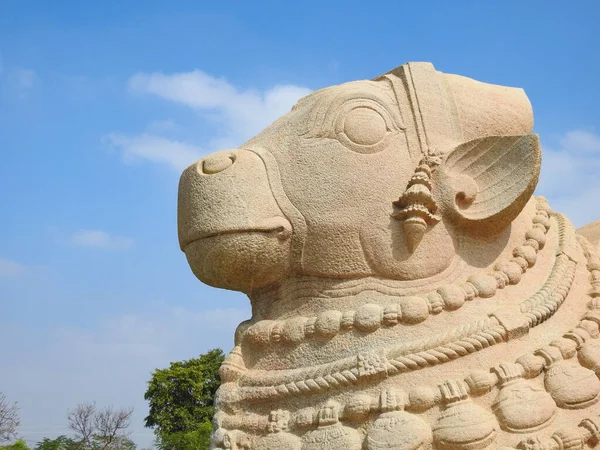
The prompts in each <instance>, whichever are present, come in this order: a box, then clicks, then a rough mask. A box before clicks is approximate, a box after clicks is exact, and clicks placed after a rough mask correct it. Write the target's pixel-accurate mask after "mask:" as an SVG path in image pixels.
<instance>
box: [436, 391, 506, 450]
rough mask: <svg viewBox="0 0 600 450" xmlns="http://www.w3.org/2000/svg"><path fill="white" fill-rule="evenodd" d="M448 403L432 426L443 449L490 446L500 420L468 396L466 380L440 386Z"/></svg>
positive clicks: (439, 445)
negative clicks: (497, 420)
mask: <svg viewBox="0 0 600 450" xmlns="http://www.w3.org/2000/svg"><path fill="white" fill-rule="evenodd" d="M440 390H441V392H442V398H443V401H444V403H445V404H446V406H445V409H444V410H443V411H442V412H441V414H440V417H439V418H438V420H437V422H436V423H435V425H434V426H433V437H434V439H435V442H436V446H437V448H439V449H440V450H477V449H484V448H486V447H487V446H488V445H490V444H491V443H492V442H493V441H494V439H495V437H496V430H497V428H498V423H497V422H496V419H495V418H494V416H493V415H491V414H490V413H489V412H488V411H486V410H485V409H483V408H482V407H481V406H478V405H476V404H475V403H473V401H471V399H469V396H468V394H467V386H466V384H465V383H464V382H463V381H455V380H449V381H446V382H445V383H444V384H442V385H440Z"/></svg>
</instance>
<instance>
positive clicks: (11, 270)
mask: <svg viewBox="0 0 600 450" xmlns="http://www.w3.org/2000/svg"><path fill="white" fill-rule="evenodd" d="M23 273H25V266H23V265H22V264H19V263H18V262H15V261H11V260H10V259H3V258H0V277H17V276H19V275H22V274H23Z"/></svg>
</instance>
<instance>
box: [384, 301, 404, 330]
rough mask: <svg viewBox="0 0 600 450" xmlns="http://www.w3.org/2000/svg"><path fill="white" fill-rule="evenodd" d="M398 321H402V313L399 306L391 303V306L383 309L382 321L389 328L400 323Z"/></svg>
mask: <svg viewBox="0 0 600 450" xmlns="http://www.w3.org/2000/svg"><path fill="white" fill-rule="evenodd" d="M398 320H400V312H399V310H398V304H397V303H391V304H389V305H386V307H385V308H383V319H382V322H383V324H384V325H387V326H393V325H396V324H397V323H398Z"/></svg>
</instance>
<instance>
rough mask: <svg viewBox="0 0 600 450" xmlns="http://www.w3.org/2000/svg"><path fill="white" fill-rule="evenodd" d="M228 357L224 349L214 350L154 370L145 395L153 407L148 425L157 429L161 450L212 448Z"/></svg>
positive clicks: (147, 419) (148, 417) (158, 443)
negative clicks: (217, 394)
mask: <svg viewBox="0 0 600 450" xmlns="http://www.w3.org/2000/svg"><path fill="white" fill-rule="evenodd" d="M224 357H225V355H224V354H223V351H222V350H221V349H214V350H210V351H209V352H207V353H205V354H203V355H200V357H199V358H192V359H190V360H188V361H180V362H174V363H171V365H170V367H169V368H168V369H157V370H155V371H154V373H153V374H152V377H151V379H150V381H149V382H148V389H147V390H146V393H145V395H144V398H145V399H146V400H147V401H148V403H149V406H150V412H149V414H148V416H147V417H146V420H145V425H146V427H149V428H154V432H155V434H156V437H157V446H158V447H159V448H160V449H162V450H192V449H194V450H201V449H208V441H209V436H210V432H211V429H212V426H211V420H212V416H213V414H214V398H215V392H216V391H217V388H218V387H219V385H220V383H221V381H220V379H219V366H220V365H221V363H222V362H223V359H224Z"/></svg>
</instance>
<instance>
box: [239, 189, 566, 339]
mask: <svg viewBox="0 0 600 450" xmlns="http://www.w3.org/2000/svg"><path fill="white" fill-rule="evenodd" d="M536 200H537V212H536V214H535V216H534V217H533V220H532V222H533V227H532V228H531V229H529V230H528V231H527V232H526V234H525V239H526V240H525V243H524V244H523V245H521V246H519V247H516V248H515V249H514V250H513V258H512V259H511V260H509V261H500V262H498V263H497V264H496V265H495V266H494V269H493V270H492V272H490V273H489V274H484V273H481V274H475V275H473V276H471V277H470V278H469V279H468V280H467V281H466V282H463V283H455V284H447V285H445V286H442V287H440V288H439V289H437V290H435V291H433V292H431V293H429V294H426V295H423V296H416V295H415V296H405V297H402V298H400V300H399V301H398V303H394V304H389V305H386V306H380V305H377V304H373V303H367V304H364V305H362V306H361V307H360V308H358V309H357V310H356V311H344V312H342V311H336V310H329V311H324V312H322V313H320V314H319V315H318V316H316V317H295V318H293V319H288V320H285V321H275V320H261V321H259V322H257V323H255V324H252V325H250V326H248V327H247V329H245V330H244V331H243V332H242V333H241V336H242V339H244V340H247V341H248V342H249V343H251V344H253V345H257V346H261V345H269V344H272V343H278V342H283V343H298V342H301V341H302V340H304V339H305V338H309V337H321V338H327V339H330V338H332V337H333V336H335V335H337V334H338V333H340V332H341V331H344V330H350V329H356V330H359V331H362V332H366V333H370V332H373V331H376V330H377V329H379V328H380V327H382V326H388V327H390V326H395V325H397V324H399V323H407V324H415V323H420V322H423V321H424V320H426V319H427V317H428V316H429V315H430V314H439V313H441V312H442V311H443V310H446V311H454V310H457V309H459V308H461V307H462V306H463V305H464V303H465V302H466V301H471V300H474V299H476V298H490V297H493V296H494V295H495V294H496V292H497V289H503V288H505V287H506V286H507V285H511V284H512V285H514V284H518V283H519V282H520V281H521V278H522V276H523V274H525V272H526V271H527V270H528V269H529V268H531V267H533V266H534V265H535V262H536V259H537V252H538V251H539V250H540V249H541V248H543V246H544V244H545V243H546V234H547V232H548V230H549V228H550V212H551V210H550V207H549V205H548V204H547V202H546V200H545V199H543V198H541V197H538V198H537V199H536ZM561 223H562V222H561ZM560 226H563V227H564V226H566V225H560ZM563 234H564V233H563ZM536 299H539V300H540V301H543V294H542V293H540V294H539V295H538V297H536ZM536 299H534V300H532V301H531V302H534V301H535V300H536ZM553 307H554V308H557V307H558V305H557V304H555V305H553ZM531 309H532V311H531V314H532V317H536V318H534V319H532V320H533V322H537V323H536V324H539V323H541V322H542V321H543V320H541V318H542V317H546V318H547V317H549V316H548V313H549V310H548V309H547V308H546V309H544V310H543V311H538V310H535V311H534V310H533V308H531ZM536 315H537V316H539V317H537V316H536ZM544 320H545V319H544Z"/></svg>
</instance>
